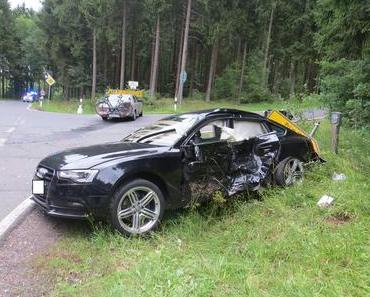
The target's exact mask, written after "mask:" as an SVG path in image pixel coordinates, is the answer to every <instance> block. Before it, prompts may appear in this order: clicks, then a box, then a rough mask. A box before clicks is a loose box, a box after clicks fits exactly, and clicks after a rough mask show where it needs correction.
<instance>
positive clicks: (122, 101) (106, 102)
mask: <svg viewBox="0 0 370 297" xmlns="http://www.w3.org/2000/svg"><path fill="white" fill-rule="evenodd" d="M96 112H97V114H98V115H99V116H101V118H102V119H103V120H104V121H106V120H109V119H113V118H120V119H124V118H129V119H131V120H133V121H135V120H136V118H137V117H139V116H142V115H143V102H142V101H141V100H139V99H137V97H136V96H134V95H131V94H109V95H108V96H106V97H104V98H103V99H101V100H99V101H98V102H97V103H96Z"/></svg>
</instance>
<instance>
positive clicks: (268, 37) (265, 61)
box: [263, 2, 276, 86]
mask: <svg viewBox="0 0 370 297" xmlns="http://www.w3.org/2000/svg"><path fill="white" fill-rule="evenodd" d="M275 8H276V3H275V2H272V6H271V13H270V22H269V28H268V32H267V40H266V48H265V59H264V63H263V80H264V83H265V85H266V86H267V82H268V75H267V64H268V55H269V51H270V41H271V30H272V22H273V20H274V11H275Z"/></svg>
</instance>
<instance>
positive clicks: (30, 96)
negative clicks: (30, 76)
mask: <svg viewBox="0 0 370 297" xmlns="http://www.w3.org/2000/svg"><path fill="white" fill-rule="evenodd" d="M22 101H23V102H29V103H32V102H35V101H38V95H37V92H35V91H30V92H27V93H25V94H24V95H23V96H22Z"/></svg>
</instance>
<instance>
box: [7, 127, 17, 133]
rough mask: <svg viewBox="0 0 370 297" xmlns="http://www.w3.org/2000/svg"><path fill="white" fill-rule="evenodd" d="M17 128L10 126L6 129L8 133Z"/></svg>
mask: <svg viewBox="0 0 370 297" xmlns="http://www.w3.org/2000/svg"><path fill="white" fill-rule="evenodd" d="M14 130H15V127H10V128H9V129H8V130H6V131H5V132H6V133H13V132H14Z"/></svg>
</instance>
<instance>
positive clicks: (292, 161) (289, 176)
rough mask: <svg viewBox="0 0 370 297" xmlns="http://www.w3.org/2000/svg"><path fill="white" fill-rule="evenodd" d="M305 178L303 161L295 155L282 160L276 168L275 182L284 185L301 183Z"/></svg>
mask: <svg viewBox="0 0 370 297" xmlns="http://www.w3.org/2000/svg"><path fill="white" fill-rule="evenodd" d="M303 178H304V169H303V164H302V162H301V161H300V160H299V159H297V158H294V157H288V158H285V159H284V160H282V161H281V162H280V163H279V164H278V165H277V166H276V169H275V173H274V180H275V183H276V184H277V185H279V186H282V187H288V186H292V185H294V184H297V183H300V182H302V181H303Z"/></svg>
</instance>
